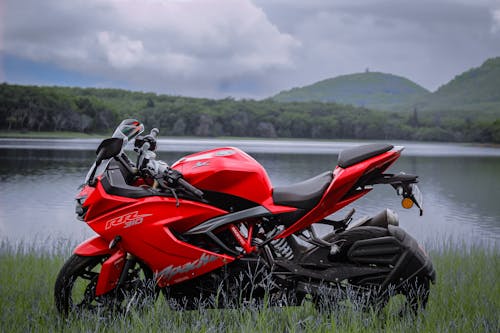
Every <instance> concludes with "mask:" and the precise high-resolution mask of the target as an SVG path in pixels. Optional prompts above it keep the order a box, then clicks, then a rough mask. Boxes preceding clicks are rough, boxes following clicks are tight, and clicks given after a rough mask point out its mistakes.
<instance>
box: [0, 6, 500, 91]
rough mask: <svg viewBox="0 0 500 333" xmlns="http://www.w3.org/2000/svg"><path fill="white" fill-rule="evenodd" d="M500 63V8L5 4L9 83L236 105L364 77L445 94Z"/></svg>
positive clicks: (3, 76)
mask: <svg viewBox="0 0 500 333" xmlns="http://www.w3.org/2000/svg"><path fill="white" fill-rule="evenodd" d="M495 56H500V0H494V1H493V0H453V1H452V0H418V1H414V0H411V1H406V0H380V1H377V0H356V1H353V0H339V1H337V0H142V1H141V0H43V1H41V0H0V61H1V62H0V82H9V83H21V84H37V85H67V86H84V87H87V86H93V87H117V88H126V89H132V90H139V91H154V92H158V93H167V94H176V95H185V96H196V97H215V98H224V97H227V96H232V97H235V98H257V99H258V98H264V97H268V96H270V95H273V94H275V93H277V92H279V91H280V90H284V89H289V88H291V87H295V86H303V85H306V84H311V83H314V82H316V81H319V80H322V79H326V78H330V77H334V76H338V75H342V74H349V73H356V72H363V71H364V70H365V69H366V68H369V69H370V71H380V72H385V73H393V74H397V75H401V76H404V77H407V78H409V79H411V80H413V81H415V82H417V83H418V84H420V85H422V86H423V87H425V88H427V89H429V90H432V91H434V90H435V89H437V88H438V87H439V86H440V85H443V84H445V83H447V82H448V81H449V80H451V79H452V78H453V77H454V76H455V75H457V74H459V73H461V72H463V71H465V70H467V69H469V68H471V67H477V66H479V65H481V63H482V62H483V61H484V60H486V59H487V58H490V57H495Z"/></svg>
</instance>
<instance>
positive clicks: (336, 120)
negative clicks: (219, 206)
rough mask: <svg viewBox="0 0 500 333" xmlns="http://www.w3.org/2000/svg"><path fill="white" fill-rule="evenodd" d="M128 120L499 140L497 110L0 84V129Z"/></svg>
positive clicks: (217, 131) (262, 131)
mask: <svg viewBox="0 0 500 333" xmlns="http://www.w3.org/2000/svg"><path fill="white" fill-rule="evenodd" d="M124 118H136V119H138V120H140V121H142V122H144V124H145V125H146V127H147V128H151V127H159V128H160V129H161V133H162V135H165V136H203V137H214V136H217V137H220V136H239V137H262V138H312V139H373V140H376V139H399V140H426V141H467V142H495V143H500V110H489V111H487V112H484V113H481V112H477V111H476V112H468V111H467V110H459V111H457V110H441V111H421V110H418V109H414V110H413V111H412V112H384V111H373V110H369V109H365V108H358V107H353V106H350V105H341V104H335V103H321V102H289V103H282V102H276V101H273V100H271V99H267V100H261V101H256V100H235V99H232V98H226V99H220V100H213V99H206V98H189V97H181V96H169V95H157V94H154V93H142V92H130V91H126V90H119V89H97V88H68V87H37V86H20V85H10V84H6V83H3V84H0V129H1V130H4V131H77V132H84V133H110V132H111V131H112V130H113V129H114V128H115V127H116V125H117V124H118V123H119V122H120V121H121V119H124Z"/></svg>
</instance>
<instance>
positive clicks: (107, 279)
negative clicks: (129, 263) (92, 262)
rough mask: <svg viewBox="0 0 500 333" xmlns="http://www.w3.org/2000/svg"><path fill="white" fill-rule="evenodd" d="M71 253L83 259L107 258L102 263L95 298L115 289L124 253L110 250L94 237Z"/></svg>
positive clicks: (105, 242) (122, 265)
mask: <svg viewBox="0 0 500 333" xmlns="http://www.w3.org/2000/svg"><path fill="white" fill-rule="evenodd" d="M73 252H74V254H77V255H80V256H85V257H95V256H109V258H108V259H106V260H105V261H104V262H103V263H102V267H101V271H100V272H99V277H98V278H97V286H96V291H95V293H96V296H99V295H103V294H105V293H107V292H109V291H111V290H112V289H113V288H115V287H116V285H117V284H118V281H119V280H120V276H121V273H122V271H123V267H124V265H125V256H126V253H125V251H123V250H117V249H116V248H113V249H110V248H109V245H108V242H107V241H106V240H104V239H103V238H102V237H100V236H96V237H93V238H90V239H88V240H86V241H84V242H83V243H81V244H80V245H78V246H77V247H76V249H75V250H74V251H73Z"/></svg>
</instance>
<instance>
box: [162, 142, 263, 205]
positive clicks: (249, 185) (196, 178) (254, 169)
mask: <svg viewBox="0 0 500 333" xmlns="http://www.w3.org/2000/svg"><path fill="white" fill-rule="evenodd" d="M172 168H174V169H177V170H179V171H180V172H182V174H183V175H184V178H185V179H186V180H187V181H188V182H190V183H191V184H192V185H194V186H196V187H198V188H199V189H201V190H208V191H216V192H222V193H226V194H230V195H234V196H237V197H241V198H245V199H247V200H250V201H253V202H255V203H258V204H261V205H262V204H264V202H265V201H266V200H268V199H269V198H270V197H271V194H272V185H271V181H270V180H269V177H268V175H267V173H266V170H264V168H263V167H262V165H260V164H259V162H257V161H256V160H255V159H253V158H252V157H251V156H250V155H248V154H246V153H245V152H243V151H242V150H240V149H238V148H234V147H225V148H217V149H212V150H208V151H204V152H200V153H196V154H192V155H189V156H186V157H183V158H182V159H180V160H179V161H177V162H176V163H174V165H172Z"/></svg>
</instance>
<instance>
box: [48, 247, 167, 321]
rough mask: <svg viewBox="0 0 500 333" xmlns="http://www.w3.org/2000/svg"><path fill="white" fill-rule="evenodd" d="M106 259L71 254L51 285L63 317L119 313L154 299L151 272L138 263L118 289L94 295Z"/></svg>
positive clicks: (154, 288)
mask: <svg viewBox="0 0 500 333" xmlns="http://www.w3.org/2000/svg"><path fill="white" fill-rule="evenodd" d="M107 257H108V256H93V257H86V256H79V255H76V254H74V255H72V256H71V257H70V258H69V259H68V260H67V261H66V263H65V264H64V266H63V267H62V268H61V270H60V272H59V275H58V276H57V279H56V283H55V286H54V299H55V305H56V308H57V311H58V312H59V313H60V314H62V315H68V314H69V313H71V312H77V313H81V312H84V311H99V312H103V313H105V312H110V313H114V312H121V311H123V310H124V305H125V304H127V305H128V304H131V303H132V301H133V302H134V304H138V305H140V306H142V305H145V304H146V301H149V300H153V301H154V300H155V299H156V297H157V295H158V289H157V287H156V286H155V284H154V281H153V279H152V273H151V271H150V270H149V269H148V268H147V267H146V266H145V265H143V264H141V263H139V262H137V263H136V264H135V265H133V267H132V268H131V269H129V272H128V273H129V274H128V276H127V279H126V281H125V282H124V283H123V285H122V286H121V287H120V288H115V289H114V290H112V291H110V292H108V293H107V294H105V295H101V296H96V295H95V288H96V285H97V279H98V276H99V273H100V268H101V265H102V263H103V262H104V261H105V260H106V259H107Z"/></svg>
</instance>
